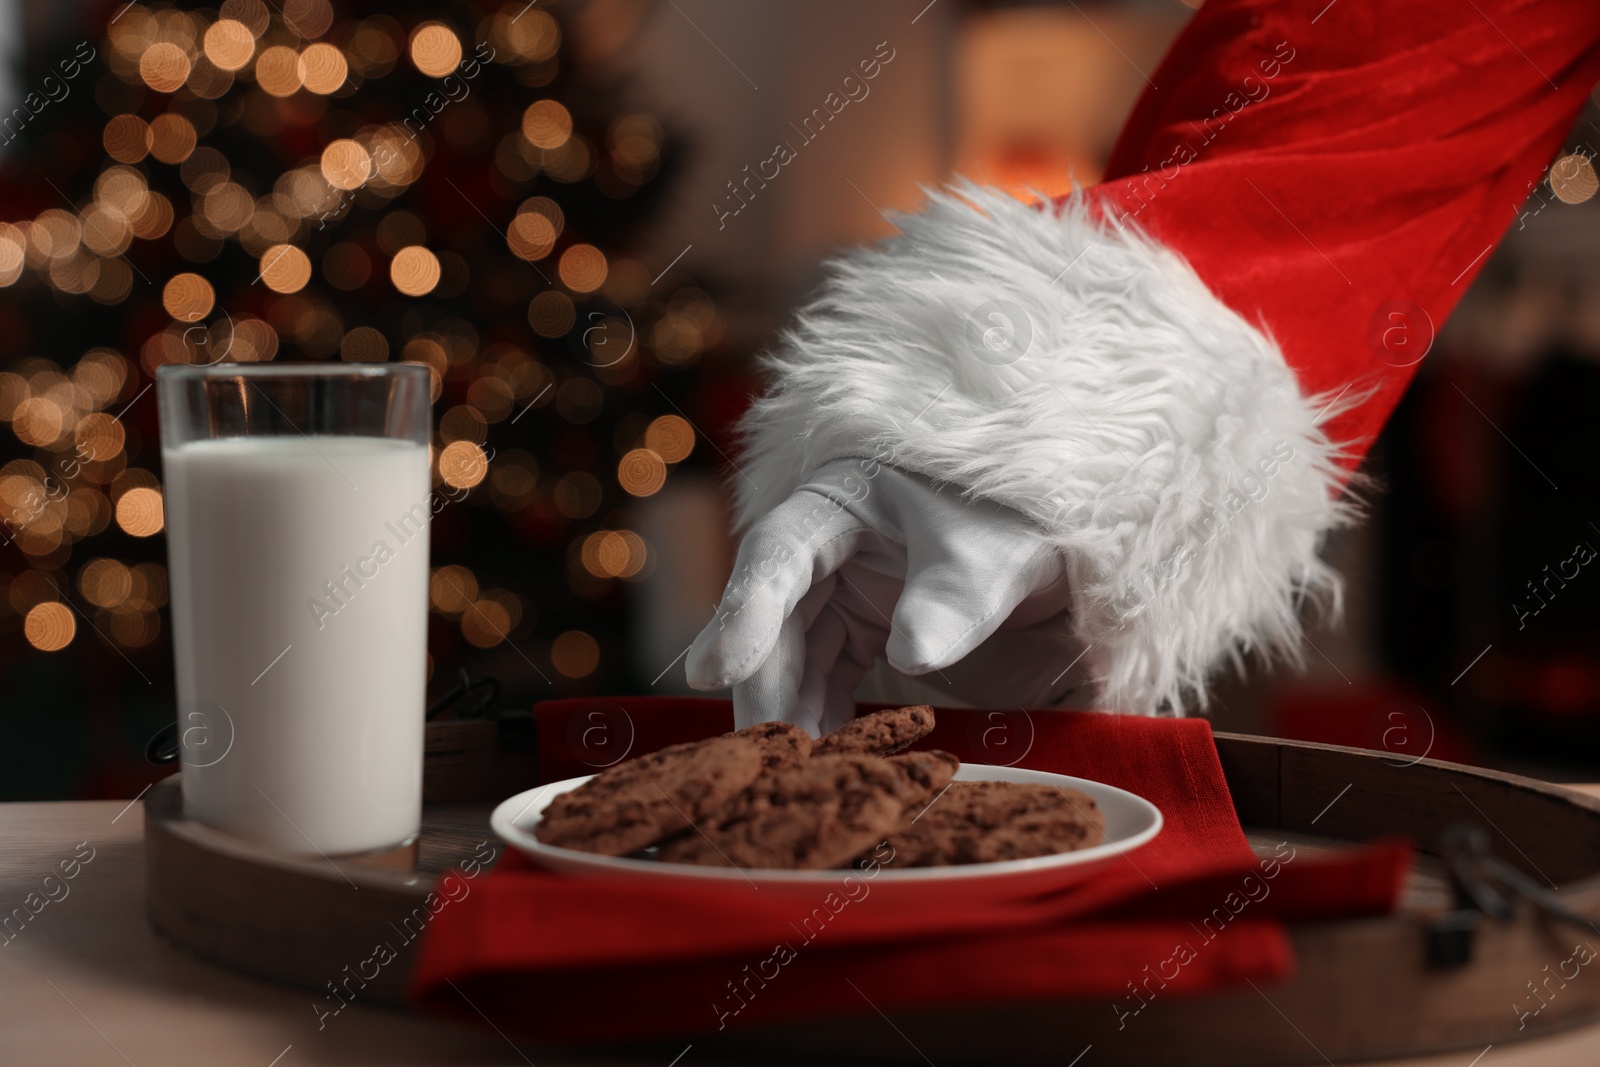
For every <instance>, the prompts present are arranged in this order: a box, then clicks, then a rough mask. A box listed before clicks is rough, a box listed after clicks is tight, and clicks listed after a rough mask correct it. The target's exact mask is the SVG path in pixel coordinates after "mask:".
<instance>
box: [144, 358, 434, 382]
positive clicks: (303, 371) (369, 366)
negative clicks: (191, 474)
mask: <svg viewBox="0 0 1600 1067" xmlns="http://www.w3.org/2000/svg"><path fill="white" fill-rule="evenodd" d="M431 369H432V368H430V367H429V366H428V365H427V364H426V363H411V362H405V363H253V362H252V363H202V364H194V363H168V364H166V365H164V366H160V367H157V368H156V378H157V380H162V379H166V380H168V381H172V380H185V379H195V378H199V379H207V378H389V377H398V376H403V375H406V374H426V373H428V372H429V371H430V370H431Z"/></svg>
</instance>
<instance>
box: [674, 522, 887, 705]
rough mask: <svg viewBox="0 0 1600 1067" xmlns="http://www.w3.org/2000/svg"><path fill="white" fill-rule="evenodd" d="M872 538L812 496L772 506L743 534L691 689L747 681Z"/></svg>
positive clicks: (697, 655) (694, 662) (699, 646)
mask: <svg viewBox="0 0 1600 1067" xmlns="http://www.w3.org/2000/svg"><path fill="white" fill-rule="evenodd" d="M872 536H873V535H872V534H871V532H870V531H869V530H868V529H867V527H866V526H865V524H864V523H863V522H862V521H861V520H860V519H859V518H858V517H857V516H855V515H854V514H853V513H852V512H851V511H850V510H849V509H847V508H844V507H841V506H837V505H836V504H835V503H834V502H832V501H829V500H828V499H826V498H824V497H822V496H819V495H818V494H816V493H813V492H808V491H801V492H797V493H795V494H794V495H792V496H791V497H789V499H788V500H786V501H784V502H783V503H782V504H780V505H779V506H778V507H776V508H774V509H773V510H772V512H771V513H770V514H768V515H767V516H766V517H765V518H763V519H762V520H761V521H760V522H758V523H757V524H756V525H755V527H754V528H752V529H751V531H750V532H749V533H748V534H747V535H745V538H744V541H743V542H742V543H741V544H740V545H739V553H738V557H737V559H736V560H735V561H734V568H733V576H732V577H731V578H729V580H728V587H727V589H726V590H725V591H724V593H723V596H722V602H721V603H720V604H719V605H718V606H717V612H716V614H715V615H714V616H713V617H712V619H711V621H710V622H709V623H707V624H706V626H705V628H704V629H703V630H701V631H700V633H699V635H698V636H697V637H696V638H695V640H694V644H693V645H691V646H690V647H689V655H688V660H687V663H686V664H685V669H686V671H687V674H688V678H689V684H690V685H692V686H693V687H695V688H696V689H725V688H727V687H728V686H730V685H736V684H738V683H739V682H742V681H744V680H745V679H747V678H749V677H750V676H751V675H752V674H753V673H754V672H755V671H756V670H757V669H758V668H759V667H760V666H761V664H762V663H763V662H764V661H765V660H766V659H767V657H768V656H769V655H771V653H772V651H773V649H774V647H775V646H776V645H777V642H778V635H779V631H780V629H781V628H782V627H783V625H784V623H785V620H787V619H788V618H789V617H790V616H791V614H793V612H794V610H795V607H796V605H798V604H799V603H800V601H801V598H803V597H805V596H806V595H807V594H808V591H809V590H810V589H812V588H814V586H815V585H816V583H818V582H820V581H821V580H822V579H824V578H826V577H828V576H830V575H832V574H833V573H834V571H836V570H837V569H838V568H839V566H840V565H841V564H842V563H844V561H845V560H847V559H849V558H850V556H851V555H853V554H854V553H855V552H856V551H857V550H858V549H859V548H860V547H861V546H862V545H863V544H864V543H866V542H867V541H868V540H870V539H871V538H872ZM806 621H807V622H808V623H809V621H810V620H809V619H808V620H806Z"/></svg>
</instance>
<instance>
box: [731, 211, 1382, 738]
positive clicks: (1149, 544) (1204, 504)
mask: <svg viewBox="0 0 1600 1067" xmlns="http://www.w3.org/2000/svg"><path fill="white" fill-rule="evenodd" d="M929 196H930V199H929V203H928V205H927V207H926V209H925V210H924V211H922V212H921V213H920V214H917V215H912V216H899V217H896V218H895V220H894V221H895V222H896V224H897V225H898V228H899V229H900V233H901V236H899V237H898V238H895V239H891V240H889V241H887V242H885V243H884V244H882V245H881V246H878V247H873V248H861V249H856V250H854V251H851V252H849V253H847V254H845V255H843V256H842V257H841V258H839V259H838V260H836V261H835V262H834V263H832V264H831V267H830V272H829V278H828V281H827V283H826V285H825V287H824V289H823V291H822V294H821V296H820V297H819V298H818V299H817V300H816V301H815V302H813V303H812V304H810V305H809V306H808V307H806V308H805V309H803V310H802V311H801V313H800V315H799V318H798V321H797V322H796V324H795V325H794V326H793V327H792V328H791V329H789V330H788V331H787V332H786V333H785V334H784V336H783V338H782V339H781V341H780V343H779V344H778V346H777V347H776V350H775V351H773V352H772V353H770V354H769V355H768V357H767V358H766V360H765V365H766V367H767V369H768V370H769V371H770V372H771V375H772V384H771V388H770V390H769V391H768V392H767V394H766V395H765V396H763V397H761V398H760V399H759V400H757V401H756V402H755V404H754V406H753V407H752V408H751V409H750V411H749V413H748V414H747V415H746V417H745V419H744V420H743V423H742V424H741V434H742V437H743V445H744V448H743V455H742V457H741V461H740V463H741V472H742V475H743V476H742V477H738V478H736V479H735V482H734V484H735V486H736V487H737V494H738V513H737V518H738V523H739V526H740V527H741V528H744V527H748V526H749V524H750V523H751V522H753V521H754V520H755V519H757V518H759V517H760V516H761V515H763V514H764V513H766V512H767V511H769V510H770V509H771V508H772V507H774V506H775V505H777V504H778V503H779V502H781V501H782V500H783V499H784V498H785V497H787V496H788V495H789V494H790V493H791V492H793V491H794V489H795V488H796V487H797V486H799V485H800V484H801V482H802V481H803V480H804V479H805V478H806V476H807V475H808V474H809V473H810V472H812V471H814V470H816V468H817V467H819V466H821V465H822V464H823V463H826V462H828V461H829V460H832V459H837V458H841V457H846V456H872V457H875V458H877V459H879V460H881V461H883V462H885V463H888V464H891V465H893V466H897V467H901V468H903V469H905V470H910V471H916V472H918V473H921V474H924V475H927V476H928V477H930V478H933V479H934V480H936V481H939V482H946V483H950V484H953V485H955V486H958V487H961V488H962V489H964V490H965V491H966V492H967V493H968V494H970V495H972V496H974V497H983V498H987V499H990V500H993V501H996V502H997V503H1000V504H1003V505H1005V506H1007V507H1010V508H1014V509H1016V510H1017V511H1020V512H1022V513H1023V514H1025V515H1027V516H1028V517H1030V518H1031V519H1033V520H1034V521H1035V522H1037V523H1038V524H1039V525H1040V526H1042V527H1043V528H1044V529H1045V530H1046V531H1047V533H1048V535H1049V537H1050V538H1051V539H1052V540H1053V541H1054V542H1055V543H1056V544H1057V545H1059V546H1060V548H1061V550H1062V551H1063V552H1064V553H1065V554H1066V557H1067V559H1068V566H1069V574H1070V577H1071V580H1072V581H1073V583H1074V588H1075V592H1074V601H1073V613H1072V614H1073V627H1074V629H1075V630H1076V631H1077V635H1078V636H1079V637H1080V638H1081V639H1083V640H1084V641H1085V642H1087V643H1088V644H1089V645H1090V646H1091V651H1090V653H1089V655H1088V656H1086V657H1085V660H1084V663H1085V664H1087V665H1088V666H1089V668H1090V673H1091V675H1092V676H1093V678H1094V680H1095V683H1096V686H1097V695H1098V698H1099V700H1098V705H1099V706H1100V707H1103V708H1106V709H1108V710H1117V711H1125V712H1133V713H1140V714H1157V713H1169V714H1182V713H1183V712H1184V711H1185V710H1192V709H1193V707H1194V706H1195V705H1198V706H1199V707H1202V708H1203V707H1204V706H1205V701H1206V681H1207V677H1208V675H1209V674H1210V673H1211V672H1212V671H1213V670H1214V669H1215V668H1216V667H1217V666H1218V665H1219V664H1221V663H1222V662H1223V661H1230V660H1231V661H1232V662H1233V663H1235V664H1236V665H1239V666H1242V663H1243V659H1242V653H1243V652H1245V651H1247V650H1256V651H1258V652H1264V653H1266V654H1267V655H1268V656H1273V655H1278V656H1282V657H1284V658H1287V659H1288V660H1290V661H1293V662H1299V661H1300V659H1301V655H1302V649H1301V644H1302V638H1303V635H1302V634H1301V632H1300V629H1299V626H1298V624H1297V622H1296V615H1297V609H1298V608H1299V606H1300V602H1301V600H1302V598H1303V597H1305V596H1307V595H1309V596H1311V597H1313V598H1315V599H1317V600H1319V601H1322V602H1324V603H1326V604H1327V605H1328V606H1330V607H1331V608H1332V609H1333V611H1334V612H1337V611H1338V605H1339V593H1340V583H1339V578H1338V576H1337V575H1336V574H1335V573H1334V572H1332V571H1331V570H1330V569H1329V568H1328V567H1327V566H1326V565H1325V564H1324V563H1323V562H1322V561H1321V560H1320V559H1319V558H1318V554H1317V553H1318V548H1319V543H1320V541H1321V538H1322V535H1323V534H1324V533H1325V532H1326V531H1328V530H1329V529H1331V528H1333V527H1335V526H1338V525H1342V524H1345V523H1346V522H1348V521H1349V519H1350V518H1351V517H1352V514H1353V512H1354V507H1353V505H1352V504H1350V503H1349V502H1348V501H1347V500H1343V499H1341V488H1342V485H1343V482H1344V480H1345V479H1346V477H1347V472H1346V471H1344V470H1343V469H1342V468H1341V467H1340V465H1339V459H1340V457H1341V455H1342V453H1341V450H1340V449H1339V448H1338V447H1337V446H1335V445H1334V444H1333V443H1332V442H1330V441H1329V439H1328V438H1327V436H1326V435H1325V434H1324V433H1323V432H1322V430H1321V429H1320V428H1319V426H1320V424H1321V423H1322V422H1324V421H1326V420H1327V419H1329V418H1331V417H1332V416H1334V415H1336V414H1337V413H1338V411H1337V410H1333V409H1334V406H1335V402H1336V401H1337V399H1338V398H1335V401H1333V402H1330V401H1329V400H1327V399H1323V398H1316V397H1309V398H1308V397H1306V396H1304V395H1302V393H1301V392H1300V389H1299V386H1298V384H1297V382H1296V379H1295V376H1294V373H1293V372H1292V371H1291V370H1290V368H1289V367H1288V365H1287V364H1286V363H1285V362H1284V358H1283V355H1282V353H1281V352H1280V351H1279V350H1278V347H1277V345H1276V344H1275V343H1274V342H1273V341H1272V340H1271V339H1270V338H1269V337H1268V336H1267V335H1266V334H1265V333H1263V332H1262V331H1261V330H1259V329H1257V328H1255V327H1253V326H1251V325H1250V324H1249V323H1247V322H1246V321H1245V320H1244V319H1243V318H1241V317H1240V316H1239V315H1238V314H1236V313H1235V312H1233V311H1232V310H1230V309H1229V308H1227V307H1226V306H1224V305H1223V304H1222V302H1221V301H1219V300H1218V299H1217V298H1216V297H1215V296H1213V295H1212V294H1211V292H1210V291H1209V290H1208V289H1207V288H1206V286H1205V284H1204V283H1203V282H1202V281H1201V279H1200V278H1199V277H1198V276H1197V275H1196V274H1195V272H1194V271H1193V269H1192V268H1190V267H1189V265H1188V264H1187V263H1186V262H1185V261H1184V260H1183V259H1182V258H1181V257H1180V256H1178V255H1177V254H1175V253H1173V252H1172V251H1170V250H1168V249H1166V248H1164V247H1163V246H1161V245H1160V244H1158V243H1157V242H1155V241H1154V240H1153V239H1151V238H1149V237H1147V236H1145V235H1144V234H1143V233H1141V232H1140V231H1138V230H1136V229H1133V228H1130V227H1129V226H1128V225H1126V224H1118V223H1116V222H1113V221H1108V220H1105V219H1102V218H1100V217H1099V215H1098V214H1097V213H1096V212H1095V211H1094V210H1093V208H1092V206H1091V205H1090V203H1089V202H1088V200H1087V198H1086V196H1085V194H1084V193H1083V192H1081V191H1080V192H1079V193H1077V194H1075V195H1074V196H1073V197H1071V198H1070V199H1069V200H1067V201H1066V202H1065V204H1064V206H1062V207H1061V209H1060V210H1059V211H1057V212H1055V213H1052V212H1050V211H1047V210H1040V209H1039V208H1038V207H1036V206H1029V205H1027V204H1024V203H1021V202H1019V201H1017V200H1015V199H1013V198H1012V197H1010V196H1007V195H1005V194H1004V193H1001V192H999V191H997V190H993V189H987V188H983V187H980V186H977V185H973V184H971V183H962V184H960V185H958V186H956V187H955V188H954V189H953V190H951V191H948V192H940V193H930V194H929ZM1008 331H1009V332H1008ZM1360 399H1361V398H1360V397H1352V398H1350V399H1348V400H1345V401H1344V403H1343V404H1342V405H1339V409H1340V410H1343V409H1347V408H1349V407H1352V406H1355V405H1356V404H1358V403H1359V402H1360ZM1052 669H1054V668H1052Z"/></svg>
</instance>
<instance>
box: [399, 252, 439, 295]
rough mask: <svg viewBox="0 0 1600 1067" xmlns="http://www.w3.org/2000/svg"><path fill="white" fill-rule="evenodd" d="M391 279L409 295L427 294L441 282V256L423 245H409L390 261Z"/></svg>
mask: <svg viewBox="0 0 1600 1067" xmlns="http://www.w3.org/2000/svg"><path fill="white" fill-rule="evenodd" d="M389 280H390V281H392V282H394V287H395V288H396V289H398V290H400V291H401V292H402V293H404V294H406V295H407V296H427V295H428V294H429V293H431V292H433V287H434V286H436V285H438V284H439V257H437V256H435V255H434V254H433V253H432V252H430V251H428V250H427V249H426V248H424V247H422V246H421V245H408V246H407V247H405V248H402V249H401V250H400V251H398V252H396V253H395V255H394V259H393V261H391V262H390V264H389Z"/></svg>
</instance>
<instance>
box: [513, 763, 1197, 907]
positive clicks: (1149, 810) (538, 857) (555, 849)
mask: <svg viewBox="0 0 1600 1067" xmlns="http://www.w3.org/2000/svg"><path fill="white" fill-rule="evenodd" d="M968 771H970V772H974V773H977V774H981V772H984V771H990V772H995V771H998V772H1002V773H1003V774H1004V773H1012V774H1016V773H1020V774H1023V775H1030V776H1031V775H1043V776H1046V778H1047V779H1049V781H1047V782H1045V783H1043V784H1052V785H1058V786H1067V787H1070V788H1075V789H1080V790H1083V787H1085V786H1087V787H1089V789H1088V790H1086V791H1088V792H1091V793H1092V792H1094V791H1105V792H1108V793H1110V794H1119V795H1120V797H1121V798H1124V799H1126V800H1128V801H1131V802H1133V804H1134V806H1135V807H1137V808H1140V809H1141V810H1142V813H1143V814H1144V815H1145V816H1146V818H1147V819H1148V820H1149V825H1147V826H1145V827H1144V828H1143V829H1141V830H1139V831H1137V832H1136V833H1134V834H1131V835H1129V836H1128V837H1126V838H1122V839H1120V840H1117V841H1102V842H1101V843H1100V844H1098V845H1092V846H1090V847H1089V848H1084V849H1077V850H1076V851H1073V852H1052V853H1050V854H1049V855H1046V856H1029V857H1026V858H1023V859H1015V860H998V861H994V862H990V863H968V864H955V865H950V866H945V867H902V868H899V869H896V868H894V867H892V866H889V865H888V864H883V865H880V866H879V868H878V870H877V871H876V872H875V873H874V874H872V875H869V877H872V878H873V880H874V881H882V880H883V879H885V878H887V879H889V881H890V882H891V883H893V884H902V885H910V884H917V883H928V882H932V883H947V882H955V881H966V880H970V879H974V878H1003V877H1006V876H1008V875H1021V874H1036V873H1040V872H1046V871H1063V870H1071V869H1073V868H1075V867H1082V866H1088V865H1091V864H1095V863H1097V862H1099V861H1101V860H1105V859H1110V858H1113V857H1115V856H1119V855H1120V856H1123V857H1126V856H1127V854H1128V853H1129V852H1132V851H1134V850H1136V849H1139V848H1142V847H1143V846H1145V845H1147V844H1149V843H1150V842H1151V841H1153V840H1154V839H1155V838H1156V837H1157V836H1158V835H1159V834H1160V833H1161V831H1162V829H1163V828H1164V826H1165V825H1166V817H1165V815H1164V814H1163V813H1162V811H1161V809H1160V808H1159V807H1158V806H1157V805H1156V804H1154V803H1152V802H1151V801H1150V800H1147V799H1146V798H1145V797H1142V796H1140V795H1139V794H1138V793H1135V792H1133V791H1132V790H1128V789H1123V788H1121V787H1119V786H1114V785H1110V784H1109V783H1106V782H1098V781H1095V780H1094V779H1092V778H1079V777H1077V776H1076V775H1070V774H1058V773H1057V772H1055V771H1041V770H1035V769H1034V768H1031V767H1008V766H1002V765H997V764H987V763H963V764H961V765H960V766H959V767H958V768H957V770H956V778H955V780H956V781H1007V780H1015V779H1007V778H1005V777H1000V778H984V777H963V773H964V772H968ZM594 777H596V775H593V774H588V775H579V776H577V777H573V778H563V779H560V780H559V781H555V782H546V783H544V784H543V785H537V786H534V787H533V788H531V789H525V790H523V791H522V792H520V793H517V794H515V795H513V796H509V797H507V798H506V799H504V800H502V801H501V802H500V803H499V804H497V805H495V808H494V811H493V812H492V813H491V814H490V816H489V825H490V827H491V828H492V829H493V830H494V832H495V834H496V835H497V836H499V838H500V839H501V840H502V841H503V842H505V844H506V845H507V846H509V847H511V848H515V849H516V850H517V851H519V852H521V853H522V854H523V855H525V856H527V857H529V858H530V859H531V860H533V861H534V862H535V863H537V864H539V866H540V867H542V868H544V869H545V870H553V871H556V873H569V871H570V869H571V868H572V867H584V868H588V872H587V873H592V874H601V873H604V874H608V875H628V874H632V875H635V876H638V877H643V878H667V879H675V880H683V879H687V880H689V881H691V882H692V881H706V880H712V881H727V880H729V879H734V880H739V881H745V882H748V881H750V880H751V879H752V878H754V879H759V880H761V881H764V882H768V883H773V884H785V885H795V886H804V885H822V884H832V883H835V882H837V881H838V880H839V879H840V878H841V877H847V876H849V875H851V874H857V875H860V874H861V873H862V872H859V871H853V870H850V869H846V868H828V869H826V870H788V869H784V868H772V867H703V866H699V865H696V864H688V863H662V862H660V861H657V860H641V859H633V858H631V857H627V856H603V855H600V854H598V853H594V852H584V851H582V850H580V849H571V848H562V847H560V846H559V845H547V844H545V843H544V842H542V841H540V840H538V839H537V838H535V837H534V836H533V831H532V828H531V827H529V828H526V829H525V828H523V827H522V826H519V825H517V820H518V819H520V818H522V817H523V815H524V814H525V813H526V811H527V809H528V808H530V807H532V806H533V803H534V802H535V801H536V800H537V799H538V798H539V796H540V795H541V794H543V793H544V792H546V791H548V790H555V789H556V787H558V786H565V787H566V788H565V789H561V790H559V792H567V791H568V790H570V789H576V788H578V786H580V785H582V784H583V783H584V782H586V781H589V780H590V779H591V778H594ZM1025 780H1026V779H1024V781H1025ZM514 806H518V807H517V809H516V812H515V814H512V809H513V807H514ZM552 861H554V862H559V863H560V864H562V867H559V868H558V867H556V866H554V864H553V862H552Z"/></svg>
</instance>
